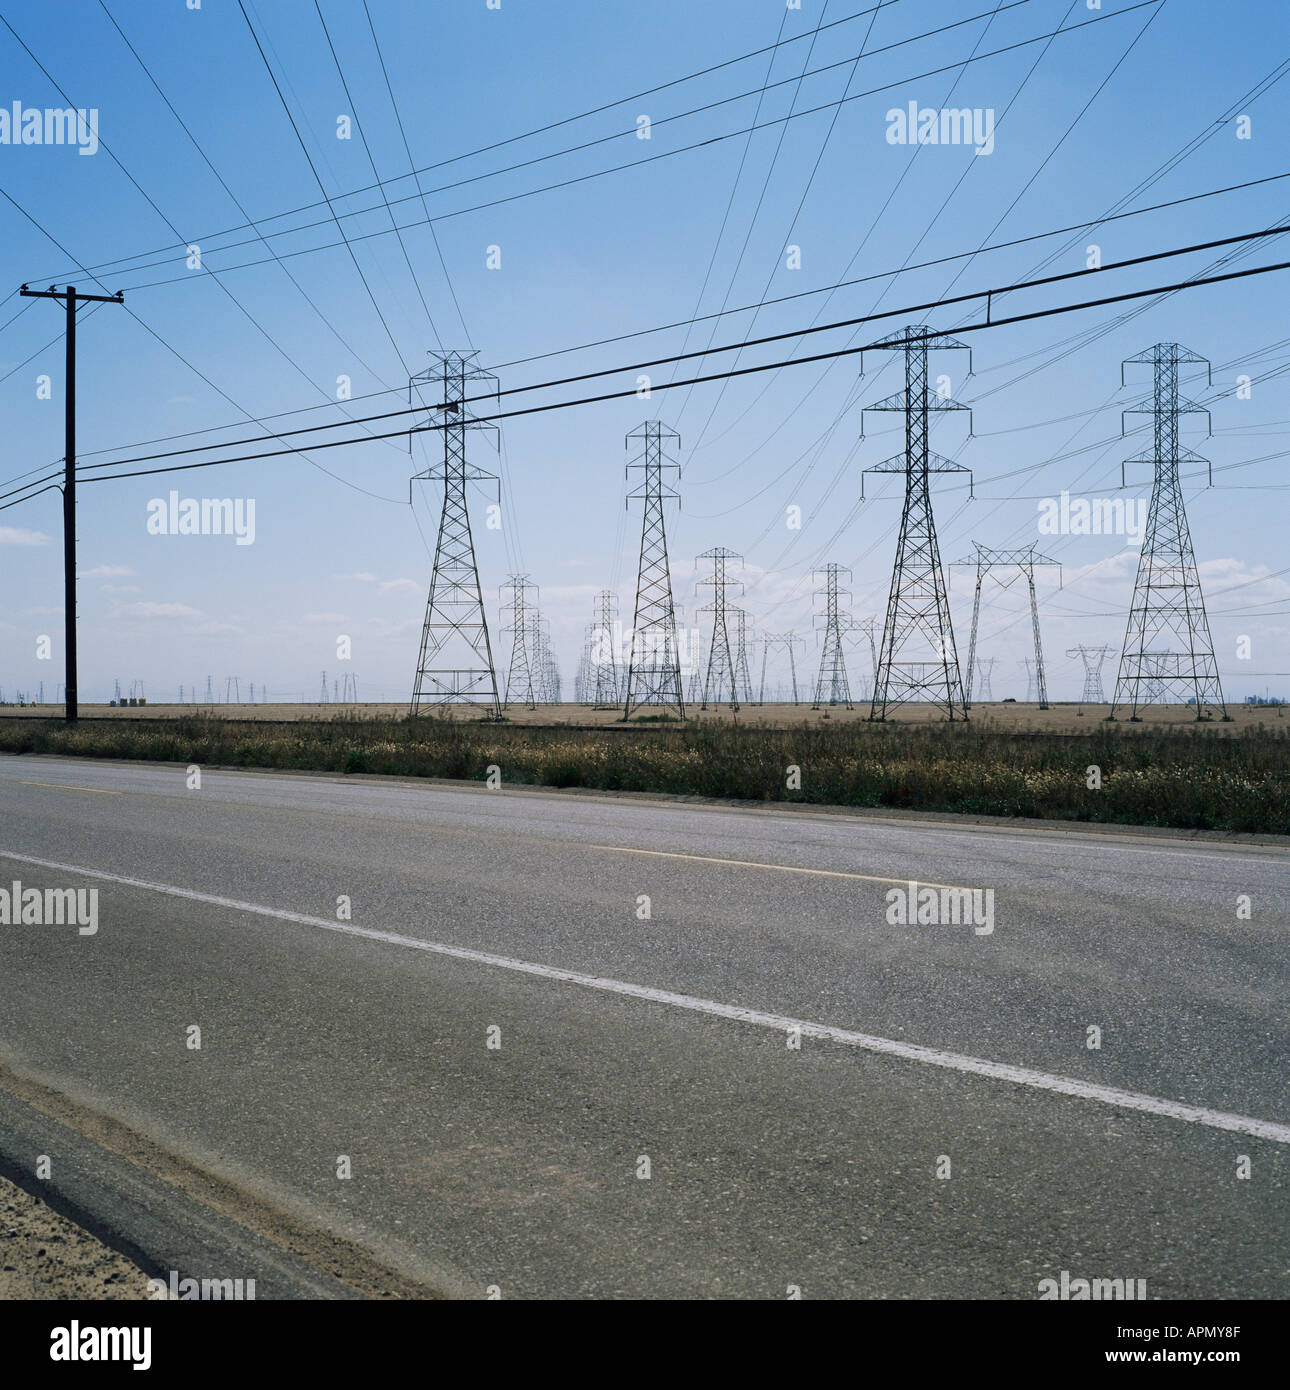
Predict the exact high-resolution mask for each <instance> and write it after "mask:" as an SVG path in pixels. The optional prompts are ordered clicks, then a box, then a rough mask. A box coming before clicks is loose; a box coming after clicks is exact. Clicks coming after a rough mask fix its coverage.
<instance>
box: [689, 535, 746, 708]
mask: <svg viewBox="0 0 1290 1390" xmlns="http://www.w3.org/2000/svg"><path fill="white" fill-rule="evenodd" d="M698 558H699V559H700V560H711V561H712V578H711V579H700V580H699V582H698V583H697V584H696V585H695V586H694V587H695V589H696V590H698V589H701V588H706V587H709V586H710V587H711V589H712V602H711V603H708V604H704V606H703V607H702V608H700V609H699V612H700V613H711V614H712V640H711V642H710V643H709V644H708V665H707V670H706V672H705V673H704V677H703V696H702V700H701V703H700V705H699V708H700V709H707V707H708V702H709V700H711V701H712V702H713V703H714V704H720V703H721V693H722V690H723V689H724V690H728V691H729V696H728V698H729V700H730V708H731V709H732V710H737V709H738V708H739V674H738V669H739V668H738V664H737V662H736V658H735V655H734V653H735V647H734V646H732V644H731V641H730V628H729V625H728V622H727V618H726V608H727V605H726V590H727V589H734V588H738V589H740V590H742V589H743V583H742V582H741V581H740V580H738V579H728V578H726V566H727V564H728V563H729V562H730V561H731V560H738V561H739V564H740V566H741V567H742V565H743V556H742V555H737V554H736V553H735V552H734V551H733V550H727V549H726V548H725V546H723V545H716V546H713V547H712V549H711V550H705V551H704V552H703V554H702V555H700V556H699V557H698Z"/></svg>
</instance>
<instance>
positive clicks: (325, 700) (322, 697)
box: [318, 671, 330, 705]
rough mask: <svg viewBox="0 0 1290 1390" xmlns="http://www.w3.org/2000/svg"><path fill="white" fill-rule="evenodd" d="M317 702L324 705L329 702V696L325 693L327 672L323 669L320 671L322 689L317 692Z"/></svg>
mask: <svg viewBox="0 0 1290 1390" xmlns="http://www.w3.org/2000/svg"><path fill="white" fill-rule="evenodd" d="M318 703H319V704H320V705H325V704H328V703H330V697H329V696H328V694H327V672H326V671H324V672H323V673H322V690H321V691H320V692H319V694H318Z"/></svg>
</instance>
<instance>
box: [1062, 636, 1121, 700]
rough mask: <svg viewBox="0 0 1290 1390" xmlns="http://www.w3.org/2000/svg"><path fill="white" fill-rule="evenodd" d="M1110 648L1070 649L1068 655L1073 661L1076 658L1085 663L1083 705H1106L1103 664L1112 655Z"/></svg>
mask: <svg viewBox="0 0 1290 1390" xmlns="http://www.w3.org/2000/svg"><path fill="white" fill-rule="evenodd" d="M1111 650H1112V649H1111V648H1110V647H1070V648H1068V649H1067V652H1066V655H1067V656H1068V657H1069V658H1070V659H1071V660H1072V661H1073V660H1074V659H1075V658H1076V657H1079V659H1080V660H1081V661H1082V662H1083V663H1084V689H1083V691H1081V693H1080V697H1079V700H1080V704H1082V705H1104V704H1105V703H1106V695H1105V694H1104V693H1103V691H1102V663H1103V662H1104V661H1105V660H1106V658H1107V657H1108V656H1110V655H1111Z"/></svg>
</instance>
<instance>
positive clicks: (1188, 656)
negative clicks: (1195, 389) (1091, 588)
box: [1107, 343, 1228, 720]
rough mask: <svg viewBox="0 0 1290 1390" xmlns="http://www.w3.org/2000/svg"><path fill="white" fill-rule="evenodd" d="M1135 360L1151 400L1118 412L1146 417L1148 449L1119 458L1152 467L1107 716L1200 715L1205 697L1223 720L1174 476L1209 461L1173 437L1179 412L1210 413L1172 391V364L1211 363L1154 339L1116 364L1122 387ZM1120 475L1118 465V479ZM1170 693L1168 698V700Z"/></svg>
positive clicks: (1206, 624)
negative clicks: (1161, 711) (1151, 710)
mask: <svg viewBox="0 0 1290 1390" xmlns="http://www.w3.org/2000/svg"><path fill="white" fill-rule="evenodd" d="M1135 363H1147V364H1150V366H1151V368H1152V377H1153V380H1152V394H1151V399H1150V400H1149V401H1144V402H1142V403H1141V404H1140V405H1136V406H1130V407H1129V409H1128V410H1126V411H1125V412H1124V414H1125V415H1130V414H1145V415H1150V416H1151V417H1152V441H1151V447H1150V448H1149V449H1146V450H1144V451H1143V452H1142V453H1141V454H1138V455H1136V456H1135V457H1134V458H1131V459H1127V460H1126V461H1125V462H1127V463H1149V464H1151V465H1152V479H1151V506H1150V508H1149V510H1148V512H1147V529H1146V533H1145V535H1144V536H1143V539H1142V552H1141V554H1140V555H1139V557H1138V577H1137V581H1136V583H1135V584H1134V589H1133V603H1132V606H1131V607H1130V609H1129V621H1128V626H1127V627H1126V628H1125V633H1124V650H1123V652H1122V653H1121V656H1120V671H1119V675H1118V676H1117V677H1116V681H1115V699H1114V700H1113V701H1112V703H1111V713H1110V714H1109V715H1108V716H1107V717H1108V718H1110V719H1114V718H1115V712H1116V710H1117V709H1118V708H1119V707H1120V706H1121V705H1126V704H1127V705H1129V706H1131V709H1132V714H1131V716H1130V717H1131V718H1132V719H1134V720H1136V719H1137V718H1138V710H1139V709H1140V708H1141V707H1142V706H1143V705H1150V704H1156V703H1160V704H1169V703H1177V704H1181V703H1183V701H1184V700H1187V702H1188V703H1191V702H1192V701H1194V702H1195V705H1196V718H1197V719H1201V718H1203V717H1204V710H1203V706H1204V705H1206V704H1210V703H1212V704H1216V705H1218V706H1219V708H1220V709H1221V710H1222V711H1223V718H1224V719H1226V718H1227V717H1228V714H1227V706H1226V704H1225V703H1224V702H1223V687H1222V685H1221V683H1220V681H1219V677H1218V662H1217V661H1216V660H1215V659H1214V643H1213V640H1212V638H1211V637H1210V635H1209V619H1208V617H1207V616H1206V614H1205V597H1204V595H1203V594H1202V593H1201V588H1200V575H1199V574H1198V572H1197V570H1196V556H1195V553H1194V551H1193V550H1192V544H1191V532H1190V530H1189V529H1188V526H1187V510H1186V507H1185V506H1184V504H1183V494H1182V481H1181V479H1180V478H1179V476H1178V465H1179V464H1180V463H1183V462H1185V463H1204V464H1206V466H1207V467H1208V464H1209V460H1208V459H1203V458H1201V457H1200V456H1199V455H1198V454H1195V453H1193V452H1192V451H1191V450H1190V449H1187V448H1185V447H1183V446H1182V445H1181V444H1180V443H1179V442H1178V417H1179V416H1180V415H1186V414H1204V416H1205V420H1206V426H1207V428H1208V424H1209V411H1208V410H1206V409H1205V408H1204V406H1199V405H1196V404H1194V403H1193V402H1192V401H1189V400H1187V399H1185V398H1184V397H1182V396H1180V395H1179V394H1178V368H1179V366H1180V365H1181V364H1184V363H1185V364H1188V365H1191V364H1199V363H1204V366H1205V371H1206V376H1207V378H1210V379H1211V380H1212V378H1211V374H1210V366H1209V363H1208V361H1206V359H1205V358H1203V357H1199V356H1197V354H1196V353H1194V352H1192V351H1190V349H1188V348H1185V347H1181V346H1180V345H1179V344H1178V343H1156V344H1155V346H1154V347H1150V348H1147V349H1146V350H1145V351H1144V352H1140V353H1139V354H1138V355H1137V356H1136V357H1130V358H1127V359H1126V360H1125V362H1123V363H1122V364H1121V366H1120V384H1121V385H1123V384H1124V368H1125V367H1126V366H1128V365H1130V364H1135ZM1121 429H1123V417H1121ZM1123 476H1124V475H1123V465H1121V481H1123ZM1211 481H1212V470H1211ZM1171 695H1172V696H1174V697H1175V698H1174V699H1173V700H1172V701H1171V700H1170V699H1169V697H1170V696H1171ZM1188 697H1190V698H1188Z"/></svg>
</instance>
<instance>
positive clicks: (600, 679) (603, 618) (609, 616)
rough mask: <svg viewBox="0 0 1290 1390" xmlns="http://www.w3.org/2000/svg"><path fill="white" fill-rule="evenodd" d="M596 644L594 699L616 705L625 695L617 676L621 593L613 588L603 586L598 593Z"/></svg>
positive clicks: (593, 663)
mask: <svg viewBox="0 0 1290 1390" xmlns="http://www.w3.org/2000/svg"><path fill="white" fill-rule="evenodd" d="M595 613H596V629H597V632H596V646H595V647H593V649H592V667H593V672H594V676H595V686H594V690H593V693H592V703H593V704H595V705H597V706H610V705H616V704H617V703H618V701H619V699H620V698H621V696H622V691H621V690H620V689H619V679H618V654H617V651H616V650H615V642H614V625H615V620H616V619H617V617H618V595H617V594H615V593H614V592H613V590H612V589H601V591H600V592H599V593H598V594H597V595H596V608H595Z"/></svg>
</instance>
